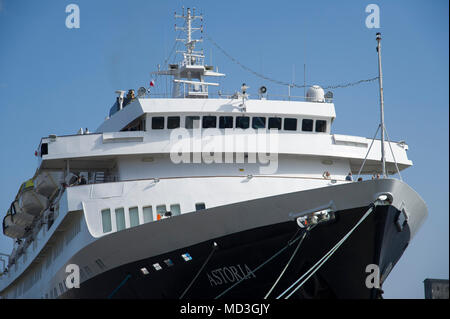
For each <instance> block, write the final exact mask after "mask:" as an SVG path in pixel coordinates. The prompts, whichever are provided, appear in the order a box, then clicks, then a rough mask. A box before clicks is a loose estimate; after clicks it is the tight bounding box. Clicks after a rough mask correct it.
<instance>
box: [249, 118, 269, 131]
mask: <svg viewBox="0 0 450 319" xmlns="http://www.w3.org/2000/svg"><path fill="white" fill-rule="evenodd" d="M252 128H254V129H259V128H266V118H265V117H260V116H255V117H254V118H252Z"/></svg>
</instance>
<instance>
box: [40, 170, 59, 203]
mask: <svg viewBox="0 0 450 319" xmlns="http://www.w3.org/2000/svg"><path fill="white" fill-rule="evenodd" d="M62 182H64V172H50V171H43V172H41V173H40V174H39V175H38V176H37V177H36V178H35V179H34V190H35V191H36V192H37V193H38V194H40V195H43V196H45V197H50V196H52V195H53V193H54V192H55V191H56V190H58V189H59V187H60V186H61V183H62Z"/></svg>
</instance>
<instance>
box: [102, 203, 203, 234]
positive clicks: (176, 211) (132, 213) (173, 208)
mask: <svg viewBox="0 0 450 319" xmlns="http://www.w3.org/2000/svg"><path fill="white" fill-rule="evenodd" d="M169 207H170V210H169V211H168V210H167V206H166V205H165V204H162V205H158V206H156V220H160V219H162V218H166V217H171V216H177V215H180V214H181V208H180V204H171V205H169ZM205 208H206V207H205V203H197V204H195V209H196V210H202V209H205ZM114 214H115V220H116V231H120V230H123V229H125V228H126V223H125V209H124V208H123V207H120V208H116V209H114ZM101 215H102V227H103V233H109V232H110V231H112V230H113V227H112V226H113V223H112V218H111V217H112V216H111V209H109V208H106V209H103V210H102V211H101ZM128 217H129V224H130V226H129V227H135V226H138V225H140V224H141V223H143V224H145V223H148V222H151V221H153V220H154V219H153V207H152V206H144V207H142V222H141V218H140V217H139V208H138V207H137V206H135V207H130V208H128Z"/></svg>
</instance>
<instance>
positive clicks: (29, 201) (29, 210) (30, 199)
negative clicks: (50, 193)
mask: <svg viewBox="0 0 450 319" xmlns="http://www.w3.org/2000/svg"><path fill="white" fill-rule="evenodd" d="M17 202H18V207H16V208H18V209H20V210H21V211H23V212H24V213H26V214H29V215H33V216H39V215H40V214H41V213H42V212H43V211H44V210H45V209H46V208H47V207H48V198H47V197H45V196H43V195H41V194H38V193H37V192H36V191H35V190H34V183H33V180H31V179H30V180H28V181H26V182H25V183H23V184H22V186H21V187H20V190H19V193H18V195H17Z"/></svg>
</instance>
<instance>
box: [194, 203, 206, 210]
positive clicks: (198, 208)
mask: <svg viewBox="0 0 450 319" xmlns="http://www.w3.org/2000/svg"><path fill="white" fill-rule="evenodd" d="M205 208H206V205H205V203H197V204H195V210H202V209H205Z"/></svg>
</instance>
